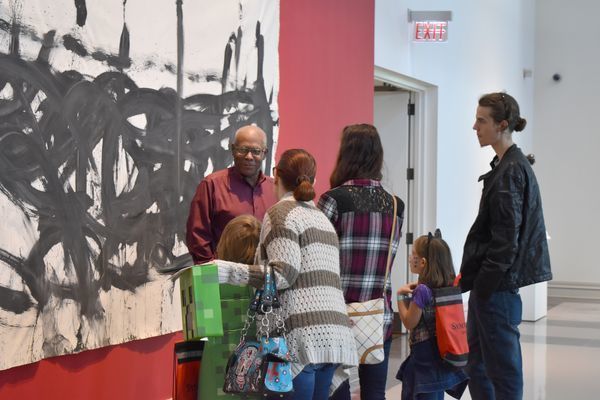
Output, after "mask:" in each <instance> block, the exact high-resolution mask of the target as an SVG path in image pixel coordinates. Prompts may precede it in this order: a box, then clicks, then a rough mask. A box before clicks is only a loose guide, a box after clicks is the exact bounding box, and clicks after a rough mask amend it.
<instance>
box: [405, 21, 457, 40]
mask: <svg viewBox="0 0 600 400" xmlns="http://www.w3.org/2000/svg"><path fill="white" fill-rule="evenodd" d="M414 27H415V29H414V35H413V41H415V42H445V41H447V40H448V22H447V21H415V22H414Z"/></svg>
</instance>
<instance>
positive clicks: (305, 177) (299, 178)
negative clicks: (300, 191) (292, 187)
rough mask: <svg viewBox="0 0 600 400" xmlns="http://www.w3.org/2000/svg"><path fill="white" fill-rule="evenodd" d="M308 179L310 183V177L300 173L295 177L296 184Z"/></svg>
mask: <svg viewBox="0 0 600 400" xmlns="http://www.w3.org/2000/svg"><path fill="white" fill-rule="evenodd" d="M306 181H308V182H309V183H310V177H309V176H308V175H300V176H299V177H297V178H296V185H299V184H301V183H302V182H306Z"/></svg>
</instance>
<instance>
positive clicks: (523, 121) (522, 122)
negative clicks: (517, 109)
mask: <svg viewBox="0 0 600 400" xmlns="http://www.w3.org/2000/svg"><path fill="white" fill-rule="evenodd" d="M526 125H527V120H526V119H525V118H521V117H519V118H518V119H517V123H516V124H515V131H517V132H521V131H522V130H523V129H525V126H526Z"/></svg>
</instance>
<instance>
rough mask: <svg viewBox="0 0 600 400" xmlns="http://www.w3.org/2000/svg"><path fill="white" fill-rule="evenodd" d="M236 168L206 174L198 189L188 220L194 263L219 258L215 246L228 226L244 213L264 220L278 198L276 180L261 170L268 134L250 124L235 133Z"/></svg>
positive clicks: (188, 235)
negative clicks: (274, 184) (274, 189)
mask: <svg viewBox="0 0 600 400" xmlns="http://www.w3.org/2000/svg"><path fill="white" fill-rule="evenodd" d="M231 152H232V154H233V167H229V168H227V169H224V170H221V171H217V172H214V173H212V174H210V175H208V176H207V177H205V178H204V179H203V180H202V182H200V184H199V185H198V188H197V189H196V194H195V195H194V198H193V199H192V204H191V206H190V214H189V216H188V221H187V234H186V244H187V247H188V250H189V252H190V254H191V255H192V258H193V259H194V263H196V264H198V263H203V262H207V261H210V260H212V259H214V258H215V249H216V248H217V243H218V242H219V238H220V237H221V233H222V232H223V229H224V228H225V225H227V223H228V222H229V221H231V220H232V219H233V218H235V217H237V216H238V215H242V214H251V215H254V216H255V217H256V218H258V219H259V220H261V221H262V219H263V216H264V214H265V212H266V211H267V209H268V208H269V207H271V206H272V205H273V204H275V202H276V201H277V200H276V198H275V194H274V191H273V179H272V178H270V177H267V176H265V175H264V174H263V172H262V171H261V166H262V162H263V160H264V158H265V157H266V155H267V135H266V134H265V132H264V131H263V130H262V129H260V128H259V127H257V126H253V125H247V126H244V127H242V128H240V129H239V130H238V131H237V132H236V133H235V138H234V142H233V144H232V145H231Z"/></svg>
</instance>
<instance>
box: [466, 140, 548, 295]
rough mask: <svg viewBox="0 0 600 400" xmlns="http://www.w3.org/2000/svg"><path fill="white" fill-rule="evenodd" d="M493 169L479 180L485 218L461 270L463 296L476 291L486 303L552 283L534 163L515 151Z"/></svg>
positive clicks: (479, 218)
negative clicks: (504, 293) (496, 294)
mask: <svg viewBox="0 0 600 400" xmlns="http://www.w3.org/2000/svg"><path fill="white" fill-rule="evenodd" d="M491 165H492V170H491V171H490V172H488V173H487V174H485V175H482V176H481V177H479V180H480V181H481V180H483V193H482V195H481V202H480V203H479V214H478V215H477V218H476V219H475V222H474V223H473V226H472V227H471V230H470V231H469V234H468V235H467V240H466V242H465V247H464V252H463V259H462V265H461V267H460V271H461V274H462V279H461V287H462V290H463V292H466V291H469V290H473V292H474V293H475V294H477V295H478V296H479V297H481V298H484V299H487V298H489V296H491V295H492V293H493V292H495V291H500V290H511V289H517V288H520V287H523V286H527V285H531V284H533V283H537V282H543V281H548V280H550V279H552V272H551V271H550V256H549V254H548V242H547V240H546V226H545V224H544V216H543V214H542V201H541V198H540V190H539V187H538V183H537V180H536V179H535V175H534V173H533V170H532V169H531V165H530V164H529V161H528V160H527V158H526V157H525V156H524V155H523V153H522V152H521V149H519V148H518V147H517V145H512V146H511V147H510V148H509V149H508V150H506V152H505V153H504V156H503V157H502V159H501V160H500V162H498V157H494V160H493V161H492V163H491Z"/></svg>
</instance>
